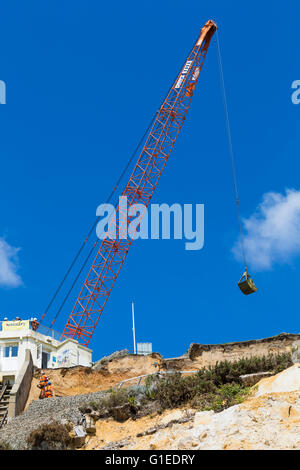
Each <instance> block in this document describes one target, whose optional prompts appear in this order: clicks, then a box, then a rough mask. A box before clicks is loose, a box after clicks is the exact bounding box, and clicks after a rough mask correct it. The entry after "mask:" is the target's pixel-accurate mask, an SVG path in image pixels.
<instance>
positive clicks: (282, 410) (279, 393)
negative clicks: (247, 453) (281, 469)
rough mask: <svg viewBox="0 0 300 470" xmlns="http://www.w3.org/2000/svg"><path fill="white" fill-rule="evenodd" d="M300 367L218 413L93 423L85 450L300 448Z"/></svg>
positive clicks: (181, 412)
mask: <svg viewBox="0 0 300 470" xmlns="http://www.w3.org/2000/svg"><path fill="white" fill-rule="evenodd" d="M299 391H300V365H299V364H296V365H294V366H292V367H290V368H289V369H286V370H284V371H283V372H281V373H279V374H277V375H275V376H273V377H270V378H266V379H263V380H262V381H261V382H259V384H257V385H256V386H255V387H254V388H253V390H252V396H251V397H250V398H248V399H247V400H246V401H245V402H244V403H241V404H239V405H235V406H232V407H230V408H227V409H226V410H224V411H222V412H220V413H214V411H212V410H211V411H202V412H197V411H196V410H194V409H188V408H187V407H182V408H180V409H177V410H172V411H165V412H164V413H163V414H161V415H158V414H155V415H154V416H146V417H144V418H141V419H139V420H136V421H134V420H131V419H130V420H128V421H126V422H125V423H122V424H120V423H116V422H115V421H113V420H112V419H108V420H101V421H99V422H97V423H96V435H95V436H93V437H90V438H88V439H87V442H86V449H124V450H129V449H130V450H131V449H151V450H154V449H157V450H240V449H248V450H256V449H261V450H263V449H265V450H267V449H269V450H270V449H300V395H299Z"/></svg>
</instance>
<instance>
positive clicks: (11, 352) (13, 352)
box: [3, 346, 19, 357]
mask: <svg viewBox="0 0 300 470" xmlns="http://www.w3.org/2000/svg"><path fill="white" fill-rule="evenodd" d="M18 353H19V347H18V346H5V347H4V348H3V357H18Z"/></svg>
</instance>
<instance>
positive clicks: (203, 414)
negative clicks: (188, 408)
mask: <svg viewBox="0 0 300 470" xmlns="http://www.w3.org/2000/svg"><path fill="white" fill-rule="evenodd" d="M214 414H215V413H214V411H213V410H210V411H200V412H198V413H196V414H195V416H194V427H196V426H199V425H200V424H208V423H210V422H211V418H212V416H213V415H214Z"/></svg>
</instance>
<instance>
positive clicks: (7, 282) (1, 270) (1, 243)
mask: <svg viewBox="0 0 300 470" xmlns="http://www.w3.org/2000/svg"><path fill="white" fill-rule="evenodd" d="M19 251H20V248H15V247H13V246H11V245H9V244H8V243H7V242H6V241H5V240H4V238H0V286H1V287H19V286H21V285H22V284H23V282H22V279H21V277H20V276H19V274H17V270H18V266H19V262H18V252H19Z"/></svg>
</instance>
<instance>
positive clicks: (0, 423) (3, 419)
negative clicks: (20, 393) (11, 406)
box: [0, 409, 8, 429]
mask: <svg viewBox="0 0 300 470" xmlns="http://www.w3.org/2000/svg"><path fill="white" fill-rule="evenodd" d="M7 413H8V409H7V410H6V411H5V413H4V415H3V418H2V419H1V421H0V429H1V428H2V426H3V424H4V423H5V420H6V417H7Z"/></svg>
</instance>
